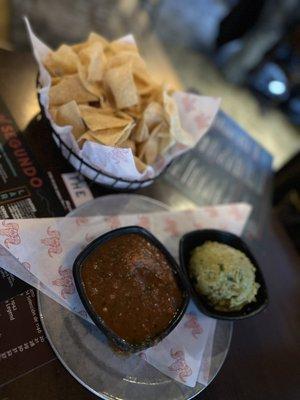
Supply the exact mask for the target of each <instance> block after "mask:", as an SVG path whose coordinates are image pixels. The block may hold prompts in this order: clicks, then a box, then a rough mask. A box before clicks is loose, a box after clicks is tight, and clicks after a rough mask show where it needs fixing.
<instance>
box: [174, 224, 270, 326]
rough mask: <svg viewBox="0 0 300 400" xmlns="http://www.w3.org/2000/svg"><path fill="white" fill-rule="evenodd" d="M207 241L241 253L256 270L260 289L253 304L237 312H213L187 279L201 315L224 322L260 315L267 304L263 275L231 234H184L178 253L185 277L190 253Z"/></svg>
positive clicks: (204, 298)
mask: <svg viewBox="0 0 300 400" xmlns="http://www.w3.org/2000/svg"><path fill="white" fill-rule="evenodd" d="M208 240H209V241H214V242H219V243H223V244H227V245H228V246H231V247H234V248H235V249H238V250H240V251H242V252H243V253H244V254H245V255H246V256H247V257H248V258H249V260H250V261H251V262H252V264H253V265H254V267H255V269H256V271H255V280H256V282H258V283H259V284H260V287H259V289H258V293H257V296H256V301H255V302H252V303H249V304H247V305H245V306H244V307H243V308H242V309H241V310H239V311H231V312H223V311H217V310H215V309H214V308H213V307H212V306H211V305H210V303H209V302H208V300H207V298H206V297H205V296H203V295H201V294H199V293H198V292H197V291H196V289H195V287H194V285H193V282H192V280H191V279H189V281H190V291H191V295H192V297H193V299H194V301H195V303H196V305H197V306H198V308H199V309H200V311H202V312H203V314H206V315H208V316H209V317H212V318H217V319H226V320H238V319H244V318H248V317H252V316H254V315H256V314H258V313H260V312H261V311H262V310H263V309H264V308H265V307H266V306H267V304H268V292H267V287H266V283H265V280H264V277H263V274H262V272H261V269H260V267H259V265H258V263H257V261H256V260H255V258H254V257H253V255H252V253H251V252H250V250H249V249H248V247H247V246H246V244H245V243H244V242H243V240H242V239H241V238H240V237H238V236H236V235H234V234H233V233H230V232H224V231H219V230H215V229H203V230H198V231H193V232H189V233H187V234H185V235H184V236H183V237H182V238H181V241H180V245H179V252H180V264H181V267H182V268H183V270H184V271H185V272H186V275H187V276H188V277H189V272H188V265H189V262H190V257H191V251H192V250H193V249H194V248H195V247H197V246H201V245H202V244H203V243H204V242H206V241H208Z"/></svg>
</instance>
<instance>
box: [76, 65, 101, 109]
mask: <svg viewBox="0 0 300 400" xmlns="http://www.w3.org/2000/svg"><path fill="white" fill-rule="evenodd" d="M77 68H78V76H79V79H80V81H81V84H82V86H84V87H85V89H86V90H87V91H88V92H90V93H91V94H93V95H94V96H96V97H97V100H100V103H102V102H103V101H104V96H105V90H104V88H103V86H102V83H101V82H90V81H89V80H88V71H87V68H86V66H84V65H82V64H81V62H80V61H78V64H77Z"/></svg>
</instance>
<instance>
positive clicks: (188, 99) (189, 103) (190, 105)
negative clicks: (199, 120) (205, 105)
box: [182, 95, 196, 112]
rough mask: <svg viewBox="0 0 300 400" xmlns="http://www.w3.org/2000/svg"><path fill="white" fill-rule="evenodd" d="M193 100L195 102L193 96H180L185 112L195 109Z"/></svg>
mask: <svg viewBox="0 0 300 400" xmlns="http://www.w3.org/2000/svg"><path fill="white" fill-rule="evenodd" d="M195 102H196V99H195V97H192V96H189V95H185V96H184V97H183V98H182V103H183V107H184V110H185V111H186V112H191V111H194V110H195Z"/></svg>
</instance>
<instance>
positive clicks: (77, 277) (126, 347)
mask: <svg viewBox="0 0 300 400" xmlns="http://www.w3.org/2000/svg"><path fill="white" fill-rule="evenodd" d="M129 233H135V234H138V235H141V236H143V237H144V238H146V239H147V240H148V241H149V242H151V243H152V244H153V245H154V246H156V247H157V248H158V249H159V250H160V251H161V252H162V253H163V254H164V256H165V257H166V259H167V260H168V262H169V265H170V267H171V269H172V271H173V273H174V275H175V276H176V278H177V281H178V284H179V287H180V289H181V291H182V306H181V308H180V310H178V312H177V314H176V315H175V317H174V318H173V319H172V320H171V322H170V324H169V325H168V326H167V328H166V329H165V330H164V331H163V332H161V333H160V334H159V335H157V336H155V337H153V338H151V339H150V340H148V341H145V342H144V343H141V344H132V343H129V342H127V341H126V340H125V339H123V338H121V337H120V336H118V335H117V334H116V333H115V332H113V331H112V330H111V329H110V328H109V326H107V325H106V324H105V321H104V320H103V319H102V318H101V317H100V316H99V315H98V314H97V313H96V312H95V311H94V308H93V306H92V304H91V302H90V301H89V299H88V297H87V295H86V291H85V288H84V284H83V280H82V274H81V272H82V267H83V263H84V261H85V260H86V259H87V257H88V256H89V255H90V254H91V253H92V252H93V251H94V250H95V249H96V248H98V247H100V246H101V245H102V244H104V243H105V242H107V241H109V240H110V239H112V238H115V237H118V236H122V235H127V234H129ZM73 276H74V281H75V285H76V288H77V290H78V294H79V297H80V299H81V301H82V303H83V305H84V307H85V309H86V311H87V313H88V314H89V316H90V317H91V319H92V320H93V321H94V323H95V325H96V326H97V327H98V328H99V329H100V330H101V331H102V332H103V333H104V334H105V335H106V336H107V337H108V339H110V340H111V341H112V342H113V343H114V344H115V345H117V347H119V348H120V349H121V350H123V351H126V352H137V351H141V350H144V349H147V348H149V347H152V346H154V345H155V344H156V343H158V342H159V341H161V340H162V339H163V338H164V337H166V336H167V335H168V334H169V333H170V332H171V331H172V330H173V329H174V328H175V327H176V325H177V324H178V323H179V321H180V320H181V318H182V317H183V315H184V312H185V310H186V308H187V305H188V303H189V298H190V295H189V284H188V281H187V279H186V276H185V274H184V272H183V271H182V269H181V268H180V267H179V266H178V264H177V263H176V261H175V259H174V258H173V257H172V256H171V254H170V253H169V252H168V251H167V249H166V248H165V247H164V246H163V245H162V243H161V242H160V241H159V240H158V239H156V237H155V236H153V235H152V233H150V232H149V231H147V230H146V229H144V228H141V227H139V226H127V227H124V228H119V229H115V230H113V231H110V232H107V233H105V234H104V235H101V236H99V237H98V238H97V239H95V240H93V241H92V242H91V243H90V244H89V245H88V246H87V247H86V248H85V249H84V250H83V251H82V252H81V253H80V254H79V255H78V256H77V258H76V260H75V261H74V264H73Z"/></svg>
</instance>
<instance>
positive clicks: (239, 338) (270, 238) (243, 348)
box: [0, 50, 300, 400]
mask: <svg viewBox="0 0 300 400" xmlns="http://www.w3.org/2000/svg"><path fill="white" fill-rule="evenodd" d="M35 83H36V66H35V64H34V62H33V60H32V57H31V56H30V55H29V54H21V53H8V52H6V51H1V50H0V96H1V97H2V98H3V99H4V100H5V102H6V104H7V106H8V107H9V109H10V111H11V113H12V115H13V117H14V118H15V120H16V122H17V124H18V126H19V128H20V129H21V130H23V129H25V127H26V126H27V124H28V123H29V121H31V119H32V118H33V117H34V116H35V115H36V114H37V112H38V111H39V107H38V103H37V99H36V93H35ZM157 188H158V189H159V184H158V185H156V186H155V187H154V188H152V189H149V190H148V191H146V194H148V195H152V196H153V197H157V198H159V199H163V200H165V201H167V202H171V203H173V204H171V205H174V204H175V203H176V202H177V203H178V202H183V201H184V199H183V198H180V196H178V195H175V194H174V195H173V196H169V197H168V198H166V196H167V194H166V192H164V193H161V194H159V190H158V189H157ZM168 200H169V201H168ZM266 201H268V200H266ZM175 205H176V204H175ZM269 221H270V222H269V223H268V224H266V226H265V227H264V234H263V235H262V239H261V241H260V242H259V243H257V244H256V246H255V248H253V250H254V253H255V255H256V257H257V259H258V261H259V263H260V265H261V267H262V269H263V272H264V275H265V278H266V281H267V285H268V289H269V297H270V304H269V306H268V308H267V309H266V310H265V311H264V312H263V313H261V314H260V315H258V316H256V317H255V318H251V319H249V320H244V321H239V322H237V323H235V324H234V330H233V338H232V343H231V347H230V350H229V353H228V356H227V359H226V361H225V363H224V365H223V367H222V369H221V371H220V372H219V374H218V376H217V377H216V379H215V380H214V381H213V382H212V383H211V384H210V385H209V387H208V388H207V389H206V390H205V391H204V392H202V393H201V394H200V395H199V396H198V397H197V398H199V399H203V400H204V399H207V400H221V399H222V400H249V399H255V400H269V399H270V400H271V399H272V400H277V399H278V400H279V399H280V400H283V399H284V400H296V399H300V279H299V276H300V274H299V269H300V263H299V256H298V255H297V253H296V252H295V250H294V248H293V246H292V244H291V243H290V242H289V239H288V238H287V236H286V234H285V233H284V231H283V229H282V227H281V226H280V225H279V223H278V222H277V220H276V215H275V214H271V216H270V218H269ZM0 340H1V339H0ZM1 368H2V365H1V364H0V374H1ZM93 398H96V397H95V396H94V395H92V394H91V393H89V392H88V391H87V390H86V389H84V388H83V387H82V386H81V385H80V384H79V383H78V382H77V381H76V380H75V379H73V378H72V377H71V375H70V374H69V373H68V372H67V371H66V370H65V369H64V367H63V366H62V365H61V364H60V362H59V361H58V360H54V361H52V362H50V363H48V364H47V365H45V366H42V367H40V368H38V369H36V370H34V371H32V372H30V373H28V374H26V375H24V376H23V377H21V378H19V379H17V380H16V381H14V382H12V383H9V384H7V385H5V386H4V387H2V388H1V389H0V400H40V399H44V400H52V399H53V400H54V399H57V400H60V399H61V400H69V399H70V400H71V399H72V400H73V399H82V400H85V399H93ZM141 400H142V399H141Z"/></svg>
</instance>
